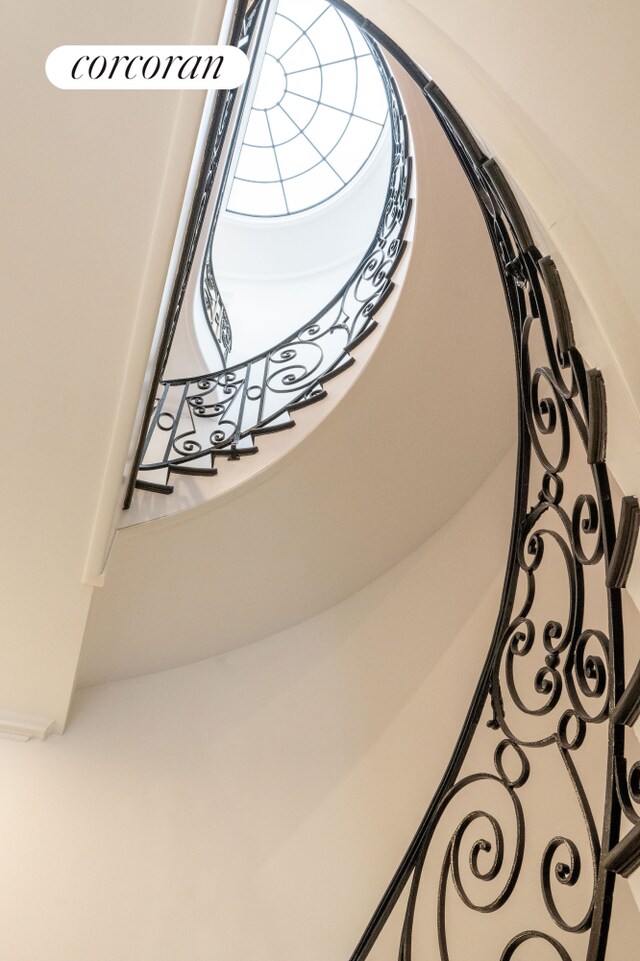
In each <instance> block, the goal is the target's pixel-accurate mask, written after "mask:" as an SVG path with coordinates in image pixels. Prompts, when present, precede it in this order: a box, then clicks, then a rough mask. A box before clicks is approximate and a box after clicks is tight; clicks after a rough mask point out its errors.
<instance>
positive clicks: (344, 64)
mask: <svg viewBox="0 0 640 961" xmlns="http://www.w3.org/2000/svg"><path fill="white" fill-rule="evenodd" d="M320 64H321V65H320ZM387 112H388V105H387V95H386V90H385V87H384V83H383V81H382V78H381V76H380V73H379V70H378V66H377V64H376V61H375V59H374V57H373V55H372V53H371V48H370V47H369V44H368V42H367V41H366V40H365V38H364V36H363V35H362V34H361V32H360V31H359V30H358V28H357V27H356V26H355V24H353V23H351V22H350V21H348V20H347V18H346V17H344V16H343V15H342V14H340V13H339V12H338V11H337V10H336V9H335V8H334V7H332V6H330V5H329V4H328V3H326V0H280V2H279V4H278V8H277V11H276V16H275V18H274V24H273V29H272V33H271V36H270V38H269V41H268V45H267V51H266V54H265V58H264V61H263V65H262V70H261V75H260V79H259V81H258V84H257V89H256V95H255V99H254V104H253V109H252V111H251V113H250V117H249V122H248V124H247V130H246V135H245V143H244V146H243V149H242V151H241V153H240V158H239V162H238V169H237V173H236V177H237V178H238V179H237V180H236V181H234V185H233V187H232V190H231V199H230V201H229V210H232V211H235V212H238V213H246V214H249V215H253V216H272V217H277V216H284V215H286V214H290V213H295V212H297V211H301V210H307V209H308V208H310V207H312V206H315V205H316V204H319V203H323V202H324V201H325V200H327V199H329V198H330V197H332V196H334V195H335V194H336V193H337V192H338V191H339V190H340V189H341V188H342V187H343V186H345V185H346V184H347V183H348V182H349V181H350V180H351V179H352V178H353V177H354V176H355V175H356V174H357V172H358V171H359V170H360V169H361V168H362V166H363V165H364V164H365V163H366V161H367V159H368V157H369V156H370V155H371V152H372V151H373V149H374V148H375V146H376V144H377V143H378V142H379V139H380V135H381V132H382V130H383V126H384V122H385V118H386V116H387ZM370 121H375V122H370ZM273 145H275V147H276V150H275V151H274V150H273V149H271V148H272V146H273ZM241 178H242V179H241ZM271 181H274V182H273V183H271ZM250 183H251V185H252V189H249V185H250ZM285 198H286V203H285Z"/></svg>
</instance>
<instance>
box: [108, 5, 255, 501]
mask: <svg viewBox="0 0 640 961" xmlns="http://www.w3.org/2000/svg"><path fill="white" fill-rule="evenodd" d="M265 8H266V0H236V2H235V8H234V11H233V17H232V23H231V28H230V34H229V38H228V43H229V44H230V45H232V46H237V47H240V48H242V49H245V50H246V49H247V47H248V45H249V42H250V40H251V37H252V34H253V32H254V31H255V30H256V28H258V27H259V24H260V21H261V17H263V16H264V14H265ZM237 94H238V91H237V90H235V89H233V90H217V91H216V95H215V101H214V107H213V113H212V118H211V122H210V124H209V128H208V130H207V135H206V139H205V144H204V149H203V155H202V161H201V163H200V169H199V171H198V176H197V180H196V184H195V187H194V191H193V197H192V200H191V205H190V208H189V214H188V217H187V223H186V229H185V239H184V242H183V244H182V247H181V251H180V257H179V261H178V266H177V270H176V276H175V280H174V282H173V286H172V289H171V295H170V298H169V304H168V306H167V310H166V312H165V317H164V321H163V324H162V329H161V331H160V336H159V341H158V346H157V348H156V351H155V358H154V361H153V366H152V371H151V377H150V382H149V387H148V391H147V400H146V403H145V405H144V410H143V413H142V419H141V424H140V428H139V432H138V441H137V443H136V447H135V450H134V453H133V457H132V464H131V468H130V472H129V480H128V483H127V489H126V492H125V497H124V502H123V505H122V506H123V508H124V509H125V510H127V509H128V508H129V507H130V506H131V500H132V498H133V492H134V490H135V486H136V478H137V475H138V469H139V466H140V462H141V460H142V456H143V451H144V448H145V442H146V437H147V432H148V430H149V425H150V424H151V420H152V418H153V412H154V409H155V406H156V396H157V390H158V385H159V383H160V381H161V379H162V375H163V373H164V370H165V367H166V365H167V359H168V357H169V351H170V350H171V345H172V343H173V338H174V335H175V330H176V326H177V323H178V318H179V316H180V312H181V310H182V304H183V301H184V296H185V291H186V289H187V283H188V280H189V275H190V273H191V268H192V266H193V262H194V259H195V255H196V249H197V246H198V241H199V240H200V235H201V233H202V228H203V224H204V220H205V213H206V211H207V207H208V204H209V199H210V197H211V194H212V190H213V187H214V182H215V180H216V176H217V174H218V171H219V168H220V161H221V157H222V154H223V150H224V148H225V144H226V141H227V134H228V131H229V123H230V119H231V114H232V111H233V107H234V104H235V101H236V98H237ZM220 172H221V173H222V172H223V171H222V170H221V171H220ZM214 309H215V308H214ZM225 313H226V312H225ZM220 321H221V334H222V328H224V318H223V317H222V316H220ZM212 332H213V333H214V334H215V330H214V329H213V328H212Z"/></svg>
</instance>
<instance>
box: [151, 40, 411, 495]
mask: <svg viewBox="0 0 640 961" xmlns="http://www.w3.org/2000/svg"><path fill="white" fill-rule="evenodd" d="M370 47H371V52H372V55H373V56H374V58H375V59H376V62H377V64H378V67H379V69H380V74H381V76H382V79H383V82H384V84H385V88H386V91H387V96H388V101H389V117H390V124H391V133H392V138H391V139H392V162H391V170H390V176H389V183H388V190H387V199H386V203H385V207H384V210H383V212H382V215H381V217H380V220H379V223H378V226H377V229H376V233H375V235H374V238H373V240H372V241H371V243H370V245H369V247H368V249H367V251H366V253H365V254H364V256H363V257H362V259H361V261H360V263H359V264H358V266H357V268H356V270H355V271H354V272H353V274H352V275H351V277H350V278H349V280H347V282H346V283H345V284H344V285H343V287H342V288H341V290H340V291H339V292H338V293H337V294H336V295H335V297H334V298H333V299H332V300H331V301H330V302H329V303H328V304H327V305H326V306H325V307H324V308H323V309H322V310H321V311H320V312H319V313H318V314H317V315H316V316H315V317H313V318H312V319H311V320H309V321H306V322H305V324H303V325H302V326H301V327H300V328H299V329H298V330H296V331H295V332H294V333H292V334H290V335H289V336H287V337H286V338H284V339H283V340H281V341H280V342H279V343H278V344H276V345H275V346H274V347H271V348H269V349H268V350H265V351H263V352H262V353H260V354H258V355H257V356H255V357H252V358H251V359H250V360H247V361H243V362H242V363H239V364H236V365H235V366H233V367H228V368H223V369H221V370H218V371H214V372H212V373H205V374H199V375H197V376H194V377H187V378H176V379H167V380H161V381H160V384H159V391H158V396H157V400H156V405H155V409H154V412H153V417H152V419H151V421H150V424H149V429H148V432H147V436H146V440H145V444H144V448H143V451H142V457H141V463H140V467H139V471H140V472H141V474H145V475H149V474H152V473H154V472H155V473H156V476H157V474H158V472H162V474H161V483H158V482H156V483H151V484H150V483H149V482H148V481H146V480H141V479H140V477H139V478H138V480H137V481H136V486H138V487H141V488H143V489H151V490H155V491H162V492H166V493H169V492H170V491H171V489H172V488H171V486H170V484H169V479H170V477H171V475H172V474H184V473H189V474H192V475H203V476H213V475H215V474H216V473H217V467H216V466H215V460H216V458H218V457H220V456H226V457H228V458H229V459H232V460H235V459H237V458H238V457H240V456H241V455H243V454H251V453H255V452H256V449H257V448H256V445H255V438H256V437H257V436H258V435H259V434H261V433H267V432H273V431H275V430H283V429H285V428H287V427H291V426H293V421H292V420H291V418H290V414H291V412H292V411H294V410H297V409H298V408H300V407H303V406H306V405H307V404H310V403H312V402H314V401H317V400H319V399H320V398H321V397H323V396H324V395H325V391H324V386H323V385H324V383H325V382H326V381H327V380H329V379H330V378H331V377H334V376H336V375H337V374H338V373H340V372H341V371H342V370H344V369H345V368H346V367H348V366H350V365H351V363H352V362H353V360H352V358H351V356H350V352H351V351H352V350H353V349H354V347H356V345H357V344H359V343H360V342H361V341H362V340H363V339H364V338H365V337H366V336H367V335H368V334H370V333H371V332H372V331H373V330H374V328H375V326H376V321H375V319H374V318H375V315H376V313H377V311H378V310H379V308H380V306H381V305H382V303H383V302H384V301H385V300H386V298H387V297H388V296H389V294H390V292H391V290H392V288H393V281H392V276H393V273H394V271H395V270H396V268H397V266H398V264H399V262H400V258H401V256H402V254H403V252H404V250H405V246H406V241H405V239H404V236H405V232H406V227H407V222H408V215H409V211H410V207H411V204H410V199H409V188H410V182H411V161H410V157H409V138H408V129H407V123H406V118H405V116H404V113H403V110H402V107H401V102H400V96H399V93H398V90H397V87H396V84H395V82H394V80H393V77H392V76H391V74H390V72H389V70H388V68H387V66H386V64H385V63H384V61H383V59H382V57H381V56H380V54H379V53H378V51H377V50H376V48H375V45H373V44H370Z"/></svg>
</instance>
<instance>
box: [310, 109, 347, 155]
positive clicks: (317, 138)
mask: <svg viewBox="0 0 640 961" xmlns="http://www.w3.org/2000/svg"><path fill="white" fill-rule="evenodd" d="M350 119H351V118H350V116H349V114H347V113H339V112H338V111H337V110H331V109H330V108H329V107H325V106H323V105H322V104H320V106H319V107H318V110H317V112H316V115H315V117H314V118H313V120H312V121H311V123H310V124H309V126H308V127H307V129H306V130H305V133H306V135H307V137H308V138H309V140H311V142H312V143H314V144H315V145H316V147H317V148H318V150H319V151H320V152H321V153H322V154H324V155H325V156H326V155H327V154H328V153H329V151H330V150H333V148H334V147H335V146H336V144H337V143H338V141H339V140H340V138H341V137H342V135H343V133H344V132H345V130H346V129H347V127H348V125H349V121H350Z"/></svg>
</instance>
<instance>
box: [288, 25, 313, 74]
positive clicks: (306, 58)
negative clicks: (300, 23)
mask: <svg viewBox="0 0 640 961" xmlns="http://www.w3.org/2000/svg"><path fill="white" fill-rule="evenodd" d="M279 59H280V63H281V64H282V66H283V68H284V70H286V72H287V73H288V74H291V73H292V72H294V71H300V70H307V69H308V68H309V67H318V66H320V60H319V59H318V54H317V52H316V48H315V47H314V46H313V44H312V43H311V41H310V40H309V38H308V37H306V36H304V34H303V35H302V36H301V37H300V39H299V40H298V42H297V43H294V45H293V46H292V47H291V48H290V49H289V50H288V51H287V52H286V53H285V54H284V55H283V56H282V57H280V58H279Z"/></svg>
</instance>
